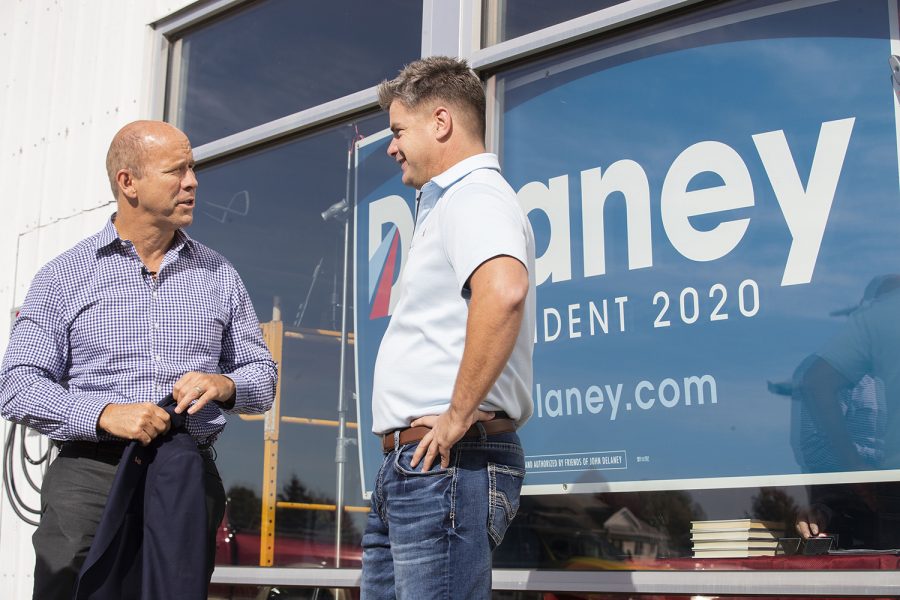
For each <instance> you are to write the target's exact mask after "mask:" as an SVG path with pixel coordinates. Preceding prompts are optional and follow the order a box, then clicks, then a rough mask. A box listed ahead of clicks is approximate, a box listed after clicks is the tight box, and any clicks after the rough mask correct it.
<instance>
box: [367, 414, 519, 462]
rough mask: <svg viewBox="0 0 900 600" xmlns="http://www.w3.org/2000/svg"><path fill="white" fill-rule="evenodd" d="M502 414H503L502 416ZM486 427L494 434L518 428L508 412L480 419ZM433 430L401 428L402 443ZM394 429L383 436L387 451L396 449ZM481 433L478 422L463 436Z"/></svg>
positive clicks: (468, 436) (487, 430) (404, 443)
mask: <svg viewBox="0 0 900 600" xmlns="http://www.w3.org/2000/svg"><path fill="white" fill-rule="evenodd" d="M500 415H503V416H502V417H501V416H500ZM480 423H481V425H482V426H483V427H484V433H485V434H487V435H494V434H497V433H509V432H511V431H515V430H516V422H515V421H513V420H512V419H510V418H508V417H507V416H506V413H499V412H498V413H496V415H495V416H494V418H493V419H491V420H490V421H480ZM429 431H431V427H424V426H420V427H407V428H406V429H401V430H400V445H401V446H405V445H406V444H414V443H416V442H418V441H421V440H422V438H423V437H425V434H427V433H428V432H429ZM394 433H395V432H394V431H392V432H390V433H385V434H383V435H382V436H381V447H382V448H383V449H384V451H385V452H391V451H392V450H393V449H394ZM480 435H481V433H480V432H479V431H478V424H477V423H476V424H475V425H472V426H471V427H469V430H468V431H466V433H465V434H464V435H463V438H477V437H479V436H480Z"/></svg>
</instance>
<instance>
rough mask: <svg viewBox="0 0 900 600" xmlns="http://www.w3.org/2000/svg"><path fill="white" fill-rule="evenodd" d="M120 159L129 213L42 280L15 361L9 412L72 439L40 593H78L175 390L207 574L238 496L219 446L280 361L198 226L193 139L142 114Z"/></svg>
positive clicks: (120, 213) (268, 384) (254, 405)
mask: <svg viewBox="0 0 900 600" xmlns="http://www.w3.org/2000/svg"><path fill="white" fill-rule="evenodd" d="M106 164H107V171H108V174H109V180H110V184H111V186H112V190H113V194H114V195H115V197H116V200H117V212H116V214H114V215H113V217H112V219H111V220H110V221H109V222H108V223H107V224H106V226H105V227H104V228H103V229H102V230H101V231H100V232H99V233H97V234H95V235H93V236H91V237H89V238H87V239H85V240H83V241H82V242H80V243H79V244H77V245H76V246H75V247H73V248H72V249H70V250H68V251H66V252H65V253H63V254H62V255H60V256H59V257H57V258H55V259H53V260H52V261H50V262H49V263H48V264H47V265H45V266H44V267H43V268H42V269H41V270H40V271H39V272H38V274H37V275H36V276H35V278H34V281H33V282H32V284H31V288H30V289H29V291H28V294H27V296H26V298H25V303H24V305H23V307H22V309H21V312H20V314H19V317H18V318H17V319H16V322H15V325H14V327H13V331H12V336H11V339H10V343H9V347H8V349H7V352H6V357H5V359H4V361H3V366H2V370H0V405H2V414H3V416H4V417H5V418H7V419H10V420H13V421H16V422H19V423H24V424H25V425H28V426H29V427H32V428H34V429H37V430H38V431H40V432H41V433H44V434H46V435H48V436H49V437H51V438H52V439H54V440H56V441H57V442H61V445H60V453H59V456H58V458H57V459H56V460H55V461H54V462H53V463H52V464H51V465H50V468H49V470H48V472H47V474H46V477H45V478H44V482H43V485H42V490H41V507H42V513H41V521H40V525H39V527H38V529H37V531H36V532H35V534H34V539H33V541H34V547H35V553H36V559H37V562H36V566H35V582H34V586H35V587H34V597H35V598H40V599H42V600H44V599H49V598H70V597H71V595H72V588H73V585H74V580H75V576H76V575H77V573H78V570H79V567H80V565H81V564H82V563H83V561H84V558H85V556H86V554H87V552H88V549H89V547H90V544H91V540H92V538H93V536H94V532H95V530H96V528H97V524H98V523H99V521H100V518H101V516H102V513H103V508H104V504H105V502H106V498H107V494H108V492H109V489H110V486H111V484H112V480H113V476H114V475H115V471H116V464H117V462H118V460H119V458H120V456H121V454H122V451H123V450H124V448H125V446H126V442H125V441H124V440H138V441H140V442H141V443H142V444H144V445H147V444H149V443H150V442H151V441H152V440H153V439H154V438H156V437H157V436H160V435H162V434H164V433H165V432H166V431H167V430H168V429H169V425H170V423H169V416H168V414H167V413H166V412H165V411H164V410H163V409H161V408H159V407H158V406H157V405H156V402H158V401H159V400H160V399H162V398H163V397H164V396H166V394H168V393H169V392H170V391H171V392H172V394H173V396H174V398H175V400H176V401H177V403H178V406H177V408H176V412H178V413H183V412H184V411H185V410H186V411H187V413H188V415H189V418H188V424H187V428H188V431H189V432H190V433H191V434H192V436H193V437H194V439H195V440H196V442H197V443H198V446H199V447H200V448H201V450H202V452H201V453H202V454H203V456H204V462H205V465H206V466H205V471H206V472H205V481H204V487H205V490H206V504H207V514H208V527H207V531H208V535H207V538H208V539H207V548H206V549H205V551H206V552H207V553H208V561H207V562H208V564H207V571H208V572H207V577H208V576H209V575H211V573H212V564H213V560H214V554H215V529H216V526H217V525H218V522H219V521H220V520H221V517H222V512H223V511H224V502H225V494H224V490H223V488H222V481H221V479H220V478H219V475H218V471H217V470H216V466H215V463H214V459H213V455H212V450H211V446H212V443H213V442H214V441H215V439H216V437H217V436H218V435H219V433H220V432H221V431H222V428H223V427H224V426H225V418H224V415H223V411H228V412H263V411H265V410H267V409H268V408H269V407H270V406H271V403H272V400H273V397H274V390H275V378H276V373H275V364H274V363H273V362H272V359H271V357H270V355H269V352H268V350H267V349H266V346H265V344H264V343H263V340H262V336H261V332H260V330H259V323H258V321H257V319H256V315H255V313H254V311H253V307H252V305H251V303H250V299H249V296H248V294H247V291H246V289H245V288H244V285H243V283H242V282H241V279H240V277H239V276H238V274H237V272H236V271H235V270H234V268H233V267H232V266H231V265H230V264H229V263H228V262H227V261H226V260H225V259H224V258H223V257H222V256H220V255H219V254H218V253H216V252H213V251H212V250H210V249H209V248H207V247H206V246H204V245H202V244H200V243H199V242H196V241H194V240H192V239H191V238H189V237H188V236H187V234H185V233H184V231H183V230H182V228H184V227H186V226H188V225H190V224H191V221H192V220H193V209H194V199H195V193H196V190H197V179H196V178H195V176H194V162H193V155H192V152H191V146H190V143H189V142H188V139H187V137H186V136H185V135H184V134H183V133H182V132H181V131H179V130H177V129H176V128H174V127H172V126H170V125H168V124H166V123H162V122H154V121H138V122H135V123H131V124H129V125H126V126H125V127H124V128H122V130H120V131H119V132H118V133H117V134H116V136H115V138H114V139H113V141H112V144H111V145H110V148H109V153H108V155H107V160H106Z"/></svg>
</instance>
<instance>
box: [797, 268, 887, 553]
mask: <svg viewBox="0 0 900 600" xmlns="http://www.w3.org/2000/svg"><path fill="white" fill-rule="evenodd" d="M898 288H900V276H897V275H886V276H881V277H877V278H875V279H874V280H873V281H872V282H871V283H870V284H869V285H868V286H867V288H866V292H865V294H864V296H863V301H862V302H861V303H860V306H859V307H858V308H857V309H855V310H853V312H852V313H851V314H850V317H849V320H848V322H847V324H846V325H845V326H844V327H843V328H842V329H841V330H840V331H839V332H838V334H837V335H836V336H835V338H833V339H832V340H831V341H829V342H828V344H826V346H825V347H824V348H823V349H822V350H821V351H820V352H819V353H818V354H816V355H814V356H812V357H810V358H808V359H807V360H806V361H804V363H803V364H801V366H800V367H799V368H798V369H797V372H796V373H795V377H794V379H795V381H794V387H795V390H796V393H797V394H799V395H800V397H801V400H802V401H803V404H804V406H805V408H806V409H808V411H809V413H810V414H811V416H812V418H813V425H811V427H809V428H807V429H814V430H815V435H809V436H807V437H806V440H808V441H807V442H806V445H805V448H804V450H805V452H806V458H807V460H810V459H812V460H813V462H814V463H815V464H812V465H811V466H812V467H813V468H811V470H820V471H823V470H824V471H864V470H872V469H895V468H898V466H900V422H898V419H900V411H898V408H900V407H898V406H897V403H898V402H900V396H898V395H900V325H898V321H897V318H896V315H897V314H898V309H900V289H898ZM816 440H817V441H816ZM896 488H897V486H896V484H892V483H881V484H871V485H866V484H862V485H854V486H836V485H822V486H814V487H813V488H811V491H810V502H811V504H810V506H809V507H808V508H806V509H804V510H801V511H800V513H799V516H798V520H797V530H798V532H799V533H800V534H801V535H802V536H803V537H810V536H817V535H818V536H821V535H825V530H826V528H827V530H828V532H829V533H838V534H839V537H840V538H843V539H844V542H843V543H842V545H851V544H861V545H864V546H868V547H886V546H890V547H895V546H897V543H898V539H896V538H897V537H898V536H897V528H896V524H895V523H894V521H895V520H896V518H897V517H898V514H897V509H898V503H897V500H898V496H900V494H898V490H897V489H896ZM879 521H880V522H881V524H885V523H889V524H888V525H887V526H886V527H882V526H880V524H879V523H878V522H879ZM848 539H849V540H853V541H851V542H847V540H848Z"/></svg>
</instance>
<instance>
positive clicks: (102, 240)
mask: <svg viewBox="0 0 900 600" xmlns="http://www.w3.org/2000/svg"><path fill="white" fill-rule="evenodd" d="M115 219H116V213H113V214H112V216H111V217H110V218H109V220H108V221H107V222H106V225H105V226H104V227H103V229H101V230H100V233H98V234H97V248H96V249H97V251H100V250H101V249H102V248H106V247H107V246H109V245H110V244H112V243H113V242H116V241H119V240H121V238H120V237H119V232H118V231H117V230H116V226H115V225H114V224H113V221H115ZM193 247H194V239H193V238H192V237H191V236H189V235H188V234H187V233H186V232H185V231H184V230H183V229H178V230H176V231H175V243H174V244H172V248H173V249H174V250H176V251H180V250H181V249H182V248H188V249H189V250H191V249H193Z"/></svg>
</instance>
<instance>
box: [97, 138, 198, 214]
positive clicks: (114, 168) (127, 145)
mask: <svg viewBox="0 0 900 600" xmlns="http://www.w3.org/2000/svg"><path fill="white" fill-rule="evenodd" d="M186 139H187V136H185V135H184V133H182V132H181V130H179V129H178V128H176V127H173V126H172V125H169V124H168V123H165V122H163V121H134V122H132V123H129V124H128V125H126V126H125V127H123V128H122V129H120V130H119V132H118V133H117V134H116V135H115V137H113V140H112V142H111V143H110V145H109V151H108V152H107V153H106V174H107V175H108V176H109V186H110V188H111V189H112V193H113V197H115V198H116V199H118V198H119V184H118V181H117V173H118V172H119V171H121V170H122V169H126V170H128V171H130V172H131V174H132V175H133V176H134V177H137V178H141V177H143V167H144V161H145V160H146V158H147V153H148V152H149V150H150V149H151V148H152V147H153V146H156V145H161V144H163V143H165V142H168V141H172V140H186Z"/></svg>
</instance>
